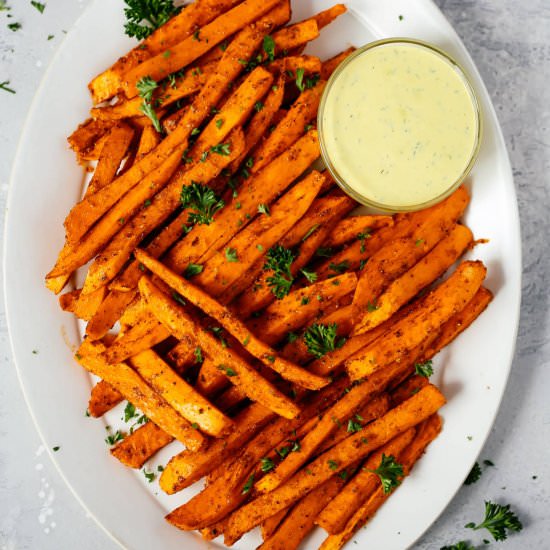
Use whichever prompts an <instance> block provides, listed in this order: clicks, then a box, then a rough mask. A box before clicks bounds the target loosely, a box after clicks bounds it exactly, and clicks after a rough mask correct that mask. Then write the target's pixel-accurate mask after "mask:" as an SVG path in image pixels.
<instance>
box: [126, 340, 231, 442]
mask: <svg viewBox="0 0 550 550" xmlns="http://www.w3.org/2000/svg"><path fill="white" fill-rule="evenodd" d="M130 363H131V365H132V366H133V367H134V368H135V369H136V371H137V372H138V373H139V375H140V376H141V377H142V378H143V379H144V380H145V381H146V382H147V383H148V384H150V385H151V387H152V388H153V389H154V390H155V391H156V392H157V393H158V394H159V395H160V396H161V397H163V398H164V399H165V400H166V401H167V402H168V403H170V405H171V406H172V407H173V408H174V409H175V410H176V411H178V413H180V414H181V416H183V418H185V419H186V420H188V421H189V422H191V426H193V427H195V428H196V429H200V430H201V431H202V432H204V433H206V434H208V435H212V436H214V437H221V436H222V435H223V434H225V433H227V432H228V431H229V430H230V429H231V428H232V427H233V422H232V421H231V419H230V418H228V417H227V416H225V415H224V414H223V413H222V412H221V411H219V410H218V409H217V408H216V407H214V406H213V405H212V403H210V402H209V401H208V400H207V399H205V398H204V397H203V396H202V395H201V394H200V393H199V392H198V391H197V390H195V389H194V388H193V386H191V385H189V384H188V383H187V382H186V381H185V380H183V378H180V377H179V376H178V375H177V374H176V373H175V372H174V371H173V370H172V369H171V368H170V367H169V366H168V365H167V364H166V363H165V362H164V361H163V360H162V359H161V358H160V357H159V355H158V354H156V353H155V352H154V351H153V350H148V351H143V352H141V353H139V354H138V355H135V356H134V357H132V358H131V359H130Z"/></svg>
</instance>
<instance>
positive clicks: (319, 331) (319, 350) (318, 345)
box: [304, 323, 346, 359]
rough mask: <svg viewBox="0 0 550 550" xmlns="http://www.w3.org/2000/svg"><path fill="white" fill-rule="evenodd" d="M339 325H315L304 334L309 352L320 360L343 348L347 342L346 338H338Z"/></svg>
mask: <svg viewBox="0 0 550 550" xmlns="http://www.w3.org/2000/svg"><path fill="white" fill-rule="evenodd" d="M337 331H338V325H337V324H336V323H332V324H331V325H324V324H322V323H314V324H313V325H311V326H310V327H308V329H307V330H306V331H305V333H304V342H305V344H306V346H307V350H308V352H309V353H310V354H311V355H313V356H314V357H316V358H317V359H319V358H320V357H323V355H326V354H327V353H328V352H329V351H334V350H335V349H338V348H341V347H342V346H343V345H344V344H345V342H346V339H345V338H339V337H338V332H337Z"/></svg>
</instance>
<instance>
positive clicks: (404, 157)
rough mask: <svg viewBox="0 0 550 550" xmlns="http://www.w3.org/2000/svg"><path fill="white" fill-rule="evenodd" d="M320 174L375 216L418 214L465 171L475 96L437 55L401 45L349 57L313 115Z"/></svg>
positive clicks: (471, 154)
mask: <svg viewBox="0 0 550 550" xmlns="http://www.w3.org/2000/svg"><path fill="white" fill-rule="evenodd" d="M319 129H320V130H321V149H322V152H323V157H324V159H325V162H326V164H327V167H328V168H329V170H330V171H331V172H332V174H333V176H334V177H335V178H336V180H337V181H338V182H339V183H340V185H341V186H342V187H343V188H344V190H346V191H347V192H348V193H349V194H351V195H352V196H353V197H354V198H356V199H357V200H359V201H360V202H362V203H363V204H368V205H371V206H375V207H377V208H381V209H387V210H395V211H399V210H401V211H404V210H416V209H419V208H424V207H426V206H428V205H429V204H432V203H434V202H437V201H438V200H441V199H443V198H444V197H445V196H447V195H448V194H450V193H451V192H452V191H453V190H454V188H456V187H457V186H458V185H459V184H460V183H461V181H462V180H463V179H464V178H465V177H466V175H467V174H468V172H469V170H470V169H471V167H472V165H473V163H474V161H475V157H476V155H477V150H478V148H479V141H480V116H479V109H478V104H477V101H476V98H475V95H474V92H473V90H472V88H471V86H470V84H469V82H468V80H467V78H466V76H465V75H464V73H463V72H462V71H461V69H460V68H459V67H458V66H457V65H456V64H455V63H454V62H453V60H452V59H451V58H449V57H448V56H447V55H446V54H444V53H443V52H440V51H439V50H437V49H434V48H433V47H432V46H430V45H428V44H424V43H421V42H416V41H409V40H405V39H395V40H389V41H381V42H378V43H373V44H371V45H368V46H366V47H365V48H364V49H362V50H358V51H357V52H355V53H354V54H352V56H350V57H349V58H348V59H347V60H346V61H344V63H342V65H340V67H339V68H338V69H337V70H336V72H335V73H334V75H333V76H332V77H331V79H330V81H329V83H328V85H327V87H326V90H325V93H324V97H323V101H322V104H321V108H320V110H319Z"/></svg>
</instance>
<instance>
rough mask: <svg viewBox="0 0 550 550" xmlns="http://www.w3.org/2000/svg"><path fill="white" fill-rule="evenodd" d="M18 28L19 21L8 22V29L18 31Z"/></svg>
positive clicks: (19, 25) (19, 26)
mask: <svg viewBox="0 0 550 550" xmlns="http://www.w3.org/2000/svg"><path fill="white" fill-rule="evenodd" d="M20 28H21V23H17V22H15V23H9V24H8V29H9V30H10V31H13V32H16V31H18V30H19V29H20Z"/></svg>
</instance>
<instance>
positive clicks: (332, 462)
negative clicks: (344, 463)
mask: <svg viewBox="0 0 550 550" xmlns="http://www.w3.org/2000/svg"><path fill="white" fill-rule="evenodd" d="M327 464H328V467H329V468H330V469H331V470H337V469H338V462H336V460H327Z"/></svg>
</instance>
